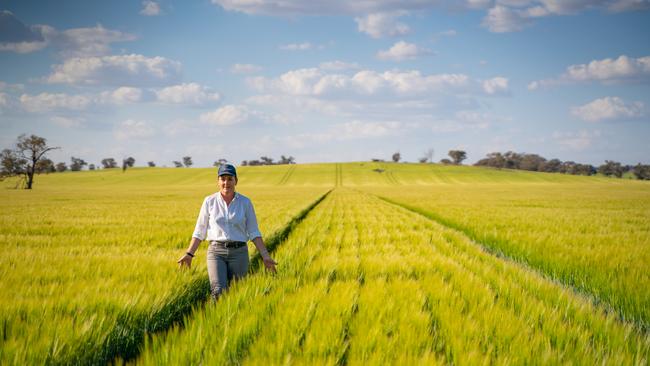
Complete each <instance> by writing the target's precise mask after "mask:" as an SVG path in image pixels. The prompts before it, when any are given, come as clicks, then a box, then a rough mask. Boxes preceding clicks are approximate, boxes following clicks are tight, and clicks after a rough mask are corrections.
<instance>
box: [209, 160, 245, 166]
mask: <svg viewBox="0 0 650 366" xmlns="http://www.w3.org/2000/svg"><path fill="white" fill-rule="evenodd" d="M216 163H217V162H216V161H215V164H216ZM247 165H248V161H247V160H242V162H241V166H247ZM215 166H217V165H215Z"/></svg>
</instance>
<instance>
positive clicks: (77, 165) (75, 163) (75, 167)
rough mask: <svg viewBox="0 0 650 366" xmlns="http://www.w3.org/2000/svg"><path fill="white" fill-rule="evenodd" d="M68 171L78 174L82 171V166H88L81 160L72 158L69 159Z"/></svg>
mask: <svg viewBox="0 0 650 366" xmlns="http://www.w3.org/2000/svg"><path fill="white" fill-rule="evenodd" d="M70 161H71V162H72V163H70V170H72V171H73V172H78V171H80V170H81V169H83V167H84V165H88V163H86V162H85V161H84V160H83V159H80V158H75V157H74V156H73V157H71V158H70Z"/></svg>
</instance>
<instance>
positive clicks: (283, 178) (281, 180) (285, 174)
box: [278, 164, 296, 185]
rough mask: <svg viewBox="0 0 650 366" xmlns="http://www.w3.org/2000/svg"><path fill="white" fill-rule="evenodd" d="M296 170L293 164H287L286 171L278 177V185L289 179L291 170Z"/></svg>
mask: <svg viewBox="0 0 650 366" xmlns="http://www.w3.org/2000/svg"><path fill="white" fill-rule="evenodd" d="M295 170H296V166H295V165H293V164H292V165H289V169H287V171H286V172H284V175H282V178H280V182H278V185H283V184H285V183H287V182H288V181H289V178H291V176H292V175H293V172H294V171H295Z"/></svg>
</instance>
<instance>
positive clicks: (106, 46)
mask: <svg viewBox="0 0 650 366" xmlns="http://www.w3.org/2000/svg"><path fill="white" fill-rule="evenodd" d="M0 29H2V32H0V51H13V52H17V53H30V52H34V51H38V50H40V49H43V48H45V47H47V46H50V45H52V46H54V47H55V48H57V49H58V50H59V54H60V55H61V56H63V57H81V56H99V55H105V54H108V53H109V52H110V45H111V43H115V42H126V41H132V40H134V39H135V38H136V37H135V36H134V35H131V34H128V33H124V32H120V31H117V30H111V29H106V28H104V27H102V26H101V25H97V26H95V27H91V28H74V29H67V30H63V31H59V30H57V29H55V28H53V27H51V26H48V25H32V26H27V25H25V24H23V23H22V22H21V21H20V20H18V18H16V17H15V16H14V15H13V13H11V12H9V11H6V10H5V11H2V12H0Z"/></svg>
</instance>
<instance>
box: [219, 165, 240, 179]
mask: <svg viewBox="0 0 650 366" xmlns="http://www.w3.org/2000/svg"><path fill="white" fill-rule="evenodd" d="M222 175H232V176H233V177H235V178H237V170H235V167H234V166H232V165H231V164H221V165H219V176H222Z"/></svg>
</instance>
